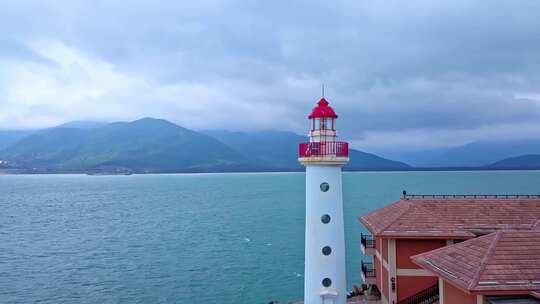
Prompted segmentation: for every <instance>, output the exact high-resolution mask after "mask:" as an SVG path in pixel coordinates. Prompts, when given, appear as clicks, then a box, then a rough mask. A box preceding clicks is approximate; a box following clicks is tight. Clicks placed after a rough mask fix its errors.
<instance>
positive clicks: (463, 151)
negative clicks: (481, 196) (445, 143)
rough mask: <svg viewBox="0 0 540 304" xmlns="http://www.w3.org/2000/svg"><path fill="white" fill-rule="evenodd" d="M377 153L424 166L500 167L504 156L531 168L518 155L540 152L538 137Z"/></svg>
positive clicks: (519, 167)
mask: <svg viewBox="0 0 540 304" xmlns="http://www.w3.org/2000/svg"><path fill="white" fill-rule="evenodd" d="M380 155H382V156H383V157H390V158H394V159H399V160H401V161H404V162H406V163H408V164H410V165H412V166H414V167H423V168H430V167H431V168H432V167H438V168H442V167H444V168H467V167H469V168H477V167H480V168H494V167H497V166H500V164H499V163H500V162H502V161H503V160H505V159H513V158H518V159H516V160H514V161H512V162H505V163H507V164H510V163H511V164H515V165H516V167H514V168H515V169H524V168H528V169H534V166H532V167H531V166H528V163H527V161H526V160H527V159H528V158H520V157H521V156H524V155H540V139H519V140H517V139H515V140H504V141H502V140H499V141H496V140H483V141H475V142H471V143H468V144H465V145H462V146H457V147H451V148H442V149H432V150H424V151H420V152H419V151H412V152H392V153H385V152H381V153H380ZM518 163H519V164H518ZM509 169H510V168H509Z"/></svg>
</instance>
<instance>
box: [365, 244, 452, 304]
mask: <svg viewBox="0 0 540 304" xmlns="http://www.w3.org/2000/svg"><path fill="white" fill-rule="evenodd" d="M375 244H376V255H375V256H374V257H373V264H374V267H375V275H376V284H377V287H378V288H379V290H380V291H381V294H382V296H383V302H385V303H392V301H396V302H397V301H401V300H403V299H405V298H407V297H409V296H411V295H413V294H416V293H418V292H420V291H422V290H424V289H426V288H428V287H431V286H433V285H434V284H436V283H437V277H436V276H433V274H432V273H430V272H428V271H427V270H424V269H421V268H420V267H418V266H417V265H416V264H413V263H412V261H411V259H410V257H411V256H413V255H416V254H419V253H423V252H427V251H430V250H434V249H437V248H440V247H443V246H446V245H447V241H446V240H437V239H434V240H415V239H396V240H394V239H383V238H375ZM391 277H395V278H396V291H395V292H392V291H391V290H390V289H391V287H390V286H391V283H390V279H391ZM385 300H386V301H385Z"/></svg>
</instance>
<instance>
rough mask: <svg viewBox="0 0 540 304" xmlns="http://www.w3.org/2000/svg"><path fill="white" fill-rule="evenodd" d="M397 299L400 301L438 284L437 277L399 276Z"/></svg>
mask: <svg viewBox="0 0 540 304" xmlns="http://www.w3.org/2000/svg"><path fill="white" fill-rule="evenodd" d="M396 283H397V286H398V288H397V300H398V302H399V301H401V300H404V299H405V298H407V297H410V296H412V295H414V294H416V293H417V292H419V291H421V290H424V289H426V288H428V287H431V286H433V285H435V284H437V277H418V276H398V277H397V279H396Z"/></svg>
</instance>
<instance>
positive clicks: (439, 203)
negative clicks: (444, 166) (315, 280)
mask: <svg viewBox="0 0 540 304" xmlns="http://www.w3.org/2000/svg"><path fill="white" fill-rule="evenodd" d="M360 222H361V223H362V224H363V225H364V226H365V227H366V228H367V230H368V231H369V232H370V233H371V235H362V237H361V247H362V251H363V252H364V254H366V255H371V256H372V257H373V262H372V263H364V262H362V277H363V279H364V281H365V282H366V283H367V284H369V285H371V288H372V289H375V290H378V291H380V294H381V302H382V303H437V301H440V303H446V304H453V303H455V304H461V303H469V302H468V301H469V300H470V301H472V300H473V299H474V301H475V302H474V303H510V302H501V301H507V300H508V298H507V297H506V298H505V297H502V298H501V296H518V297H520V298H521V299H519V300H520V301H525V300H526V301H537V300H535V299H534V297H535V296H537V295H538V294H537V293H535V291H538V290H540V284H539V285H538V286H536V285H535V284H533V283H532V282H533V281H534V282H536V281H537V278H538V277H537V276H535V274H534V273H536V275H540V268H538V266H534V267H537V268H530V269H529V270H526V271H527V272H532V273H533V274H532V276H531V277H525V276H520V275H517V276H515V277H511V276H509V277H508V278H507V279H504V280H503V281H499V280H497V284H495V283H491V284H493V285H492V286H491V289H489V288H490V287H487V286H482V287H485V288H487V289H486V290H485V292H484V293H481V291H480V290H479V289H478V288H480V287H479V286H476V285H475V286H472V285H468V284H471V282H473V283H474V282H476V283H475V284H479V283H480V282H484V281H485V282H489V281H492V282H494V281H495V280H490V279H489V278H490V277H491V276H493V275H494V274H497V273H508V274H510V273H514V274H520V273H522V272H523V271H525V270H524V269H523V268H520V267H522V266H523V265H525V264H530V263H533V264H534V263H536V264H534V265H540V242H539V240H540V239H538V238H537V236H538V235H540V196H527V195H502V196H496V195H461V196H456V195H407V194H406V193H405V192H404V196H403V197H402V198H401V199H400V200H398V201H397V202H395V203H392V204H390V205H388V206H386V207H383V208H381V209H378V210H375V211H373V212H370V213H368V214H366V215H364V216H362V217H360ZM527 238H528V241H527V242H524V241H525V239H527ZM512 239H513V240H514V243H512ZM495 241H496V242H495ZM501 241H502V242H501ZM493 242H495V245H493V247H490V246H492V244H493ZM512 245H514V246H515V247H513V248H512V249H509V246H510V247H511V246H512ZM522 245H523V246H525V247H526V248H528V249H527V250H529V251H530V252H528V255H526V254H523V255H522V254H517V253H518V252H520V251H519V249H518V248H521V247H523V246H522ZM452 248H454V249H452ZM486 248H487V249H486ZM490 248H491V249H490ZM493 248H495V249H493ZM497 248H499V251H497V250H496V249H497ZM465 249H468V251H465ZM452 250H454V251H452ZM490 250H492V251H490ZM493 250H494V251H493ZM535 250H536V251H535ZM457 252H459V253H457ZM435 253H437V254H435ZM431 254H433V255H431ZM445 254H447V256H446V255H445ZM512 254H514V256H513V259H514V264H511V265H507V264H504V261H505V259H504V258H505V257H507V258H508V257H509V256H511V255H512ZM534 254H536V258H535V257H534ZM486 257H491V258H493V260H490V261H489V262H488V261H486V260H485V259H487V258H486ZM452 258H455V259H456V260H455V261H454V260H452ZM460 258H461V260H459V259H460ZM460 262H461V263H460ZM448 263H454V265H452V267H450V266H448ZM490 263H493V264H490ZM497 263H499V264H497ZM501 263H502V264H501ZM519 263H521V264H520V265H521V266H518V264H519ZM437 265H439V266H440V267H439V268H437V267H438V266H437ZM446 266H448V267H449V268H448V269H447V270H448V271H449V272H448V273H445V272H444V270H439V272H437V271H435V270H436V269H446V268H445V267H446ZM434 269H435V270H434ZM458 269H461V272H463V273H464V274H466V275H464V276H461V275H460V274H461V272H459V271H458ZM490 271H491V272H490ZM441 272H442V273H441ZM454 272H455V273H454ZM443 273H444V274H446V275H448V276H449V277H444V276H442V274H443ZM483 274H484V275H485V277H481V275H483ZM453 275H455V276H456V278H454V279H455V280H464V281H463V282H462V284H461V285H460V284H458V283H456V282H454V281H452V280H450V277H451V276H453ZM526 279H527V283H523V284H529V285H527V286H529V287H528V289H526V290H523V291H522V292H516V290H515V289H508V288H506V289H505V287H504V284H503V283H502V282H511V283H510V285H512V284H514V285H512V287H518V286H517V284H518V283H512V282H524V280H526ZM501 280H502V279H501ZM467 282H468V283H467ZM443 283H444V284H443ZM485 284H486V283H483V284H481V285H485ZM488 285H489V284H488ZM465 286H467V287H465ZM468 286H470V287H471V288H473V289H467V288H469V287H468ZM475 288H477V289H478V290H477V289H475ZM480 289H481V288H480ZM445 291H446V293H445ZM460 293H463V294H460ZM458 294H459V295H460V296H463V295H466V296H464V298H463V299H466V300H464V302H460V301H461V300H460V301H458V300H456V299H455V298H452V297H453V296H457V295H458ZM441 295H444V296H443V297H442V296H441ZM494 296H498V298H494ZM439 297H440V298H439ZM445 298H446V301H445ZM478 299H481V300H478ZM477 301H480V302H477ZM488 301H495V302H488ZM471 303H472V302H471ZM512 303H519V302H512ZM525 303H536V302H525ZM538 303H540V302H538Z"/></svg>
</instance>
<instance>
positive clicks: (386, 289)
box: [379, 267, 390, 299]
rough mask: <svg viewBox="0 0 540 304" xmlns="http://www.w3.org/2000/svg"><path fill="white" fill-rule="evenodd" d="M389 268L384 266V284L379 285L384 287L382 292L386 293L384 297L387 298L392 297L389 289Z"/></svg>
mask: <svg viewBox="0 0 540 304" xmlns="http://www.w3.org/2000/svg"><path fill="white" fill-rule="evenodd" d="M388 280H389V279H388V270H386V268H384V267H383V269H382V286H379V287H382V288H381V293H382V294H383V295H384V298H385V299H389V298H390V292H389V290H388Z"/></svg>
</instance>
